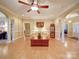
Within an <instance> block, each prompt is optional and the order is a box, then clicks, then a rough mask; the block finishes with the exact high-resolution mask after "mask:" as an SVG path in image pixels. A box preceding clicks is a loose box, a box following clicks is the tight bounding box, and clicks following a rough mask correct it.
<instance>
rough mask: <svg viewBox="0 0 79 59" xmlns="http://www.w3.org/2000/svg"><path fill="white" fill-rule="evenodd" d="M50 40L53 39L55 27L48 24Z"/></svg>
mask: <svg viewBox="0 0 79 59" xmlns="http://www.w3.org/2000/svg"><path fill="white" fill-rule="evenodd" d="M50 38H55V25H54V24H50Z"/></svg>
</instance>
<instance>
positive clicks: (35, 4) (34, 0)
mask: <svg viewBox="0 0 79 59" xmlns="http://www.w3.org/2000/svg"><path fill="white" fill-rule="evenodd" d="M18 2H19V3H22V4H24V5H28V6H31V8H30V9H29V10H27V12H30V11H31V10H32V11H37V13H38V14H40V11H39V8H48V7H49V6H48V5H39V4H38V0H32V3H31V4H29V3H27V2H24V1H21V0H19V1H18Z"/></svg>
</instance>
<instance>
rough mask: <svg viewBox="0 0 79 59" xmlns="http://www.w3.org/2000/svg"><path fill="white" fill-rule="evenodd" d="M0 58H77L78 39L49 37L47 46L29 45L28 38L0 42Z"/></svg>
mask: <svg viewBox="0 0 79 59" xmlns="http://www.w3.org/2000/svg"><path fill="white" fill-rule="evenodd" d="M0 59H79V41H78V40H74V39H67V40H66V41H61V40H55V39H50V40H49V47H31V46H30V39H29V38H28V39H27V38H26V39H23V38H22V39H18V40H16V41H15V42H14V43H9V44H0Z"/></svg>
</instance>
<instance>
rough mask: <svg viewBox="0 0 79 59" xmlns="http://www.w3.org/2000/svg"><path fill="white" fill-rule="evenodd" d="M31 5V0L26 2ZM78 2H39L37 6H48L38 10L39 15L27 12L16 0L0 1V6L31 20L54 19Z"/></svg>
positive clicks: (74, 0)
mask: <svg viewBox="0 0 79 59" xmlns="http://www.w3.org/2000/svg"><path fill="white" fill-rule="evenodd" d="M27 1H28V2H29V3H31V0H27ZM77 2H79V0H39V4H46V5H49V8H48V9H43V8H42V9H41V8H40V9H39V10H40V12H41V13H40V14H38V13H37V12H33V11H31V12H29V13H28V12H27V10H28V9H29V8H30V7H29V6H25V5H22V4H20V3H18V0H0V4H1V5H3V6H5V7H7V8H9V9H10V10H11V11H13V12H14V13H16V14H17V15H21V16H22V15H24V17H30V18H33V19H54V18H57V17H58V16H59V15H61V14H62V13H63V12H64V11H66V10H67V9H69V8H71V7H72V6H73V5H75V4H76V3H77Z"/></svg>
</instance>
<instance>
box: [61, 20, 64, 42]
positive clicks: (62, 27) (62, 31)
mask: <svg viewBox="0 0 79 59" xmlns="http://www.w3.org/2000/svg"><path fill="white" fill-rule="evenodd" d="M64 29H65V22H64V21H63V20H62V21H61V40H62V42H64V41H65V36H64Z"/></svg>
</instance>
